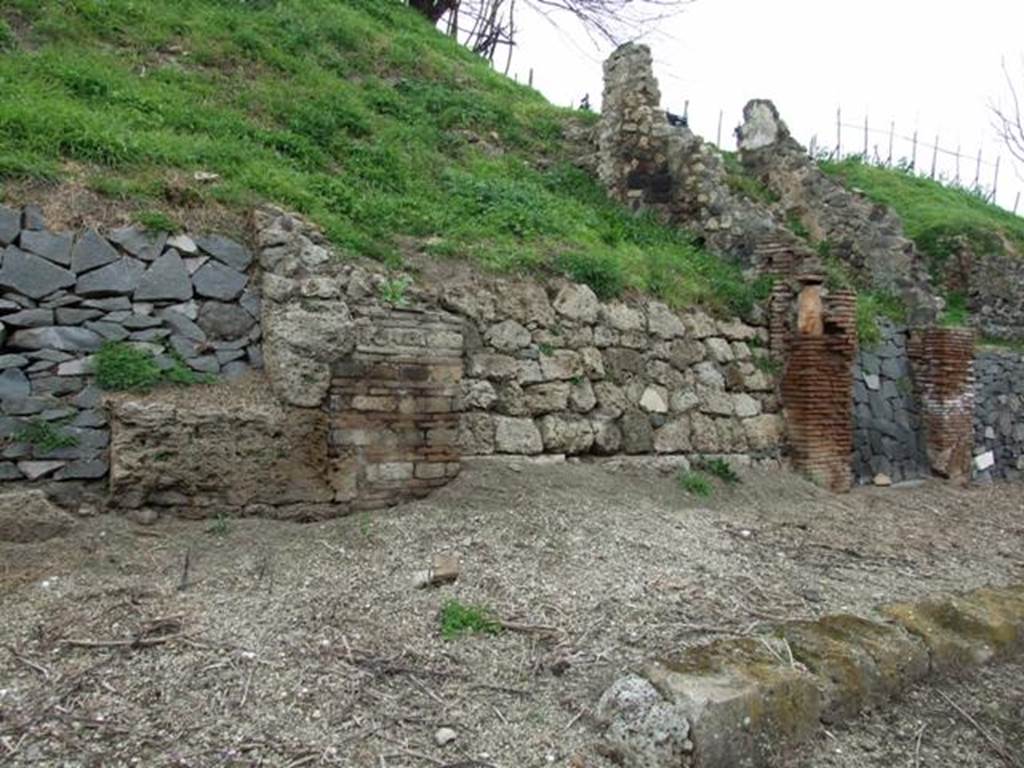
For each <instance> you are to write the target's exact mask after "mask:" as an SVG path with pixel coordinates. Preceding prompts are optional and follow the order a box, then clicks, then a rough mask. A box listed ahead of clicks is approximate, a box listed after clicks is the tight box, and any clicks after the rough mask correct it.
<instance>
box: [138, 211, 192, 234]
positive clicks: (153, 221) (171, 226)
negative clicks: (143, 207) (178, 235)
mask: <svg viewBox="0 0 1024 768" xmlns="http://www.w3.org/2000/svg"><path fill="white" fill-rule="evenodd" d="M135 220H136V221H137V222H139V224H141V225H142V226H143V227H145V228H146V229H147V230H149V231H150V232H170V233H172V234H173V233H174V232H177V231H179V230H180V229H181V225H179V224H178V222H176V221H175V220H174V219H172V218H171V217H170V216H168V215H167V214H166V213H164V212H163V211H140V212H139V213H137V214H135Z"/></svg>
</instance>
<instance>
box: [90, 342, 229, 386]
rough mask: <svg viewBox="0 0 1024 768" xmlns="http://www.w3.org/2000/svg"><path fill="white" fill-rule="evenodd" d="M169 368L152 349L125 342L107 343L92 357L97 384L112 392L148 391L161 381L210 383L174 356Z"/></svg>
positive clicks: (184, 384) (183, 383) (167, 382)
mask: <svg viewBox="0 0 1024 768" xmlns="http://www.w3.org/2000/svg"><path fill="white" fill-rule="evenodd" d="M173 360H174V363H173V365H171V367H170V368H166V369H164V368H161V367H160V366H159V365H157V362H156V359H155V358H154V357H153V355H151V354H150V353H149V352H146V351H144V350H141V349H137V348H135V347H133V346H131V345H129V344H126V343H124V342H107V343H106V344H104V345H103V346H102V347H101V348H100V351H99V352H97V353H96V355H95V356H94V358H93V372H94V373H95V374H96V385H97V386H98V387H99V388H100V389H105V390H111V391H136V392H145V391H147V390H150V389H152V388H153V387H156V386H158V385H160V384H176V385H178V386H190V385H192V384H205V383H209V381H210V377H208V376H203V375H200V374H198V373H196V372H195V371H193V370H192V369H191V368H189V367H188V366H186V365H185V363H184V362H182V361H181V360H180V359H178V358H173Z"/></svg>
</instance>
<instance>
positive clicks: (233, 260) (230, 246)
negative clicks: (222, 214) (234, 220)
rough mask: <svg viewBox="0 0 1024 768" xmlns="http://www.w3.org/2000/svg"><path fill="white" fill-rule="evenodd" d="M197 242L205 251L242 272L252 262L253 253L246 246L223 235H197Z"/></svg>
mask: <svg viewBox="0 0 1024 768" xmlns="http://www.w3.org/2000/svg"><path fill="white" fill-rule="evenodd" d="M195 243H196V245H198V246H199V248H200V250H202V251H203V252H204V253H207V254H209V255H210V256H213V258H215V259H217V260H218V261H220V262H223V263H224V264H227V265H228V266H229V267H231V268H232V269H236V270H238V271H240V272H244V271H245V270H246V269H248V268H249V265H250V264H251V263H252V254H251V253H249V251H248V249H247V248H246V247H245V246H243V245H241V244H240V243H236V242H235V241H234V240H230V239H229V238H226V237H222V236H221V235H209V236H206V237H197V238H195Z"/></svg>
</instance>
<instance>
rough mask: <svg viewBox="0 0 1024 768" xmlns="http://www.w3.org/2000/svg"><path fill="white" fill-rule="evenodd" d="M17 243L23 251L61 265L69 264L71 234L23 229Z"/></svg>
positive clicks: (66, 265)
mask: <svg viewBox="0 0 1024 768" xmlns="http://www.w3.org/2000/svg"><path fill="white" fill-rule="evenodd" d="M18 243H19V244H20V245H21V248H22V250H24V251H29V252H31V253H34V254H36V255H37V256H42V257H43V258H44V259H47V260H49V261H52V262H53V263H54V264H60V265H61V266H62V267H68V266H71V235H59V234H56V233H54V232H47V231H46V230H40V231H37V232H36V231H32V230H25V231H24V232H22V233H21V237H20V238H19V240H18Z"/></svg>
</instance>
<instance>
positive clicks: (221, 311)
mask: <svg viewBox="0 0 1024 768" xmlns="http://www.w3.org/2000/svg"><path fill="white" fill-rule="evenodd" d="M0 249H2V251H0V345H2V347H3V349H2V354H0V437H2V438H4V449H3V456H2V457H0V479H4V480H15V479H22V478H24V479H29V480H36V479H39V478H44V477H46V478H51V479H55V480H72V479H98V478H101V477H103V476H104V475H106V473H107V471H108V466H109V464H108V459H107V455H106V453H107V447H108V445H109V442H110V432H109V429H108V424H107V416H106V414H105V413H104V411H103V409H102V408H101V407H100V399H101V397H100V396H101V393H100V391H99V389H98V388H97V387H96V385H95V384H94V383H93V375H92V373H93V367H92V356H93V355H94V354H95V353H96V352H97V351H99V350H100V348H101V347H102V346H103V345H104V344H105V343H106V342H124V343H127V344H130V345H132V346H135V347H137V348H140V349H144V350H146V351H148V352H151V353H152V354H153V355H154V357H155V360H156V362H157V364H158V365H160V366H161V367H164V368H169V367H171V366H173V365H174V364H175V363H176V358H177V359H180V360H181V361H183V362H184V364H186V365H187V366H188V367H189V368H191V369H193V370H194V371H196V372H198V373H201V374H212V375H221V376H226V377H233V376H237V375H240V374H242V373H244V372H246V371H247V370H249V369H250V367H260V366H261V365H262V354H261V340H260V334H261V331H260V324H259V315H260V299H259V296H258V294H257V293H256V292H254V291H253V290H251V288H250V284H249V283H250V277H249V273H248V270H249V267H250V265H251V263H252V260H253V259H252V255H251V254H250V252H249V251H248V249H247V248H246V247H245V246H243V245H241V244H239V243H237V242H235V241H233V240H230V239H228V238H225V237H221V236H216V235H214V236H209V237H196V238H194V239H193V238H191V237H189V236H187V235H175V236H168V235H167V234H154V233H149V232H146V231H145V230H143V229H141V228H139V227H134V226H132V227H125V228H121V229H117V230H114V231H112V232H110V233H108V234H107V235H106V236H105V237H104V236H102V235H100V234H99V233H98V232H97V231H96V230H94V229H86V230H84V231H82V232H80V233H78V234H77V235H72V234H69V233H61V232H53V231H50V230H48V229H47V228H46V226H45V222H44V221H43V217H42V214H41V212H40V211H39V210H38V209H37V208H34V207H31V206H30V207H26V208H25V209H24V210H20V211H19V210H13V209H11V208H7V207H3V206H0ZM32 430H34V431H35V433H36V434H37V435H40V434H41V435H54V436H56V437H57V438H59V442H61V443H62V445H60V446H59V447H53V444H52V443H53V442H54V441H49V442H47V441H46V440H38V439H37V440H32V439H25V438H26V435H30V434H31V432H32Z"/></svg>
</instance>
